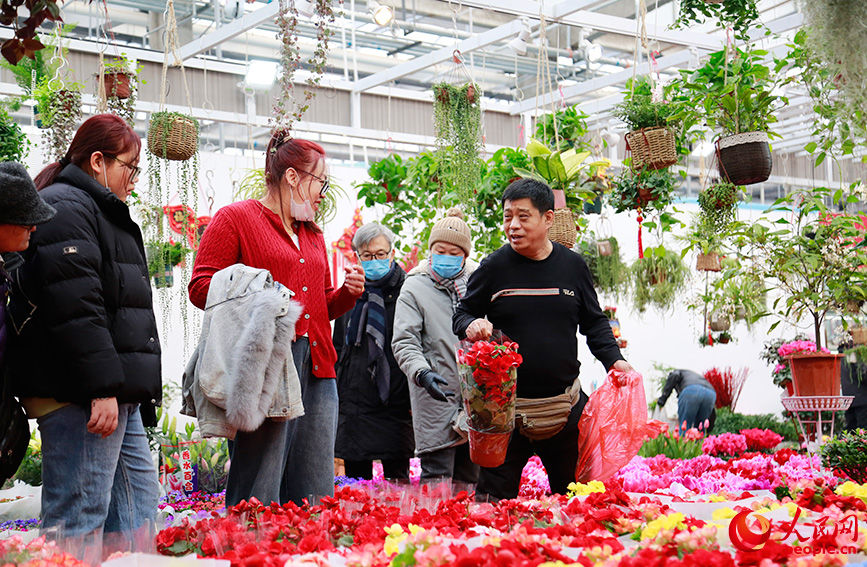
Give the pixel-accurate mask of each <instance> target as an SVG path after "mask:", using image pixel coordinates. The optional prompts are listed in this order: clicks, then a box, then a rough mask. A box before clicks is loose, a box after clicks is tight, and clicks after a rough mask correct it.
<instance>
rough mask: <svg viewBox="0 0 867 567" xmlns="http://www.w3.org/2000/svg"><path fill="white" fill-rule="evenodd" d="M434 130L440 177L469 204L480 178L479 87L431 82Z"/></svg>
mask: <svg viewBox="0 0 867 567" xmlns="http://www.w3.org/2000/svg"><path fill="white" fill-rule="evenodd" d="M433 91H434V133H435V135H436V144H437V153H436V156H437V160H438V163H439V177H440V178H441V180H442V181H443V182H444V183H445V184H446V185H447V186H451V187H454V189H455V191H456V192H457V194H458V197H459V199H460V200H461V202H462V203H465V204H469V203H470V202H471V200H472V199H473V191H474V189H475V188H476V187H478V185H479V183H480V182H481V176H482V173H481V172H482V159H481V157H480V155H481V153H482V149H483V141H482V109H481V91H480V90H479V88H478V87H477V86H476V85H475V84H473V83H465V84H463V85H452V84H449V83H447V82H441V83H437V84H435V85H433Z"/></svg>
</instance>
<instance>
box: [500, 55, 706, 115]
mask: <svg viewBox="0 0 867 567" xmlns="http://www.w3.org/2000/svg"><path fill="white" fill-rule="evenodd" d="M694 57H695V55H694V54H693V53H692V52H691V51H689V50H687V49H685V50H683V51H679V52H677V53H674V54H672V55H666V56H665V57H660V58H659V59H657V65H658V68H659V70H660V71H662V70H663V69H668V68H669V67H676V66H677V65H683V64H685V63H688V62H689V61H690V60H692V59H693V58H694ZM649 72H650V64H649V63H646V62H645V63H642V64H641V65H639V66H638V68H637V69H624V70H623V71H619V72H617V73H611V74H610V75H605V76H604V77H597V78H595V79H591V80H589V81H584V82H583V83H579V84H577V85H573V86H570V87H563V97H564V98H565V99H566V100H569V99H570V98H573V97H576V96H579V95H582V94H585V93H590V92H593V91H595V90H598V89H601V88H603V87H610V86H612V85H617V84H619V83H622V82H624V81H626V80H627V79H629V78H630V77H632V76H633V75H646V74H647V73H649ZM559 96H560V91H559V90H558V91H557V92H554V93H547V94H545V95H543V96H542V98H541V100H538V101H537V98H539V97H534V98H530V99H527V100H525V101H523V102H519V103H518V104H515V105H512V108H511V109H510V110H509V113H510V114H513V115H514V114H520V113H522V112H527V111H530V110H533V109H535V108H536V107H539V108H544V107H546V106H550V104H551V102H552V101H553V100H554V99H555V97H557V98H559Z"/></svg>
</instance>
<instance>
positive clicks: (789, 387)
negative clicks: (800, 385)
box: [786, 382, 795, 398]
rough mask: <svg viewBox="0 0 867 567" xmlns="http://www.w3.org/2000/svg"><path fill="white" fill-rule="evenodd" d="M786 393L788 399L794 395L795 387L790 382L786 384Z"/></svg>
mask: <svg viewBox="0 0 867 567" xmlns="http://www.w3.org/2000/svg"><path fill="white" fill-rule="evenodd" d="M786 393H787V394H789V397H790V398H791V397H792V396H794V395H795V386H794V385H793V384H792V383H791V382H786Z"/></svg>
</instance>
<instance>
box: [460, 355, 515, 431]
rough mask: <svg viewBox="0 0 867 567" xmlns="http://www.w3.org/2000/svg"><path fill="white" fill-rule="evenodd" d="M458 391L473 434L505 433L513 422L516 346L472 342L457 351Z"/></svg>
mask: <svg viewBox="0 0 867 567" xmlns="http://www.w3.org/2000/svg"><path fill="white" fill-rule="evenodd" d="M457 359H458V364H459V365H460V374H461V391H462V393H463V398H464V403H465V404H466V407H467V414H468V415H469V419H470V426H471V427H472V428H473V429H475V430H477V431H508V430H509V429H511V427H512V423H513V422H514V419H515V387H516V383H517V368H518V366H520V365H521V363H522V362H523V360H524V359H523V357H522V356H521V355H520V354H518V343H514V342H511V341H509V340H503V341H502V342H496V341H476V342H474V343H472V345H470V346H469V347H468V348H459V349H458V350H457Z"/></svg>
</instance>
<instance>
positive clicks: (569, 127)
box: [535, 106, 593, 151]
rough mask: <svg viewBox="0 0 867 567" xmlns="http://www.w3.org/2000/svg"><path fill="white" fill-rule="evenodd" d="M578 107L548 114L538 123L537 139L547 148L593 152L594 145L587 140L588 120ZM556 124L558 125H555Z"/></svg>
mask: <svg viewBox="0 0 867 567" xmlns="http://www.w3.org/2000/svg"><path fill="white" fill-rule="evenodd" d="M588 117H589V116H588V115H587V114H584V113H583V112H582V111H580V110H578V107H577V106H568V107H566V108H563V109H561V110H558V111H557V112H555V113H550V112H549V113H546V114H543V115H542V116H540V117H539V119H538V121H537V122H536V135H535V138H536V139H537V140H540V141H541V142H542V143H544V144H545V145H546V146H548V147H550V148H553V149H555V150H559V151H566V150H570V149H573V148H575V149H578V150H581V151H591V150H592V149H593V147H592V144H591V143H590V142H589V141H588V140H587V139H586V136H587V133H588V132H589V130H588V129H587V118H588ZM555 122H556V125H555Z"/></svg>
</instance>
